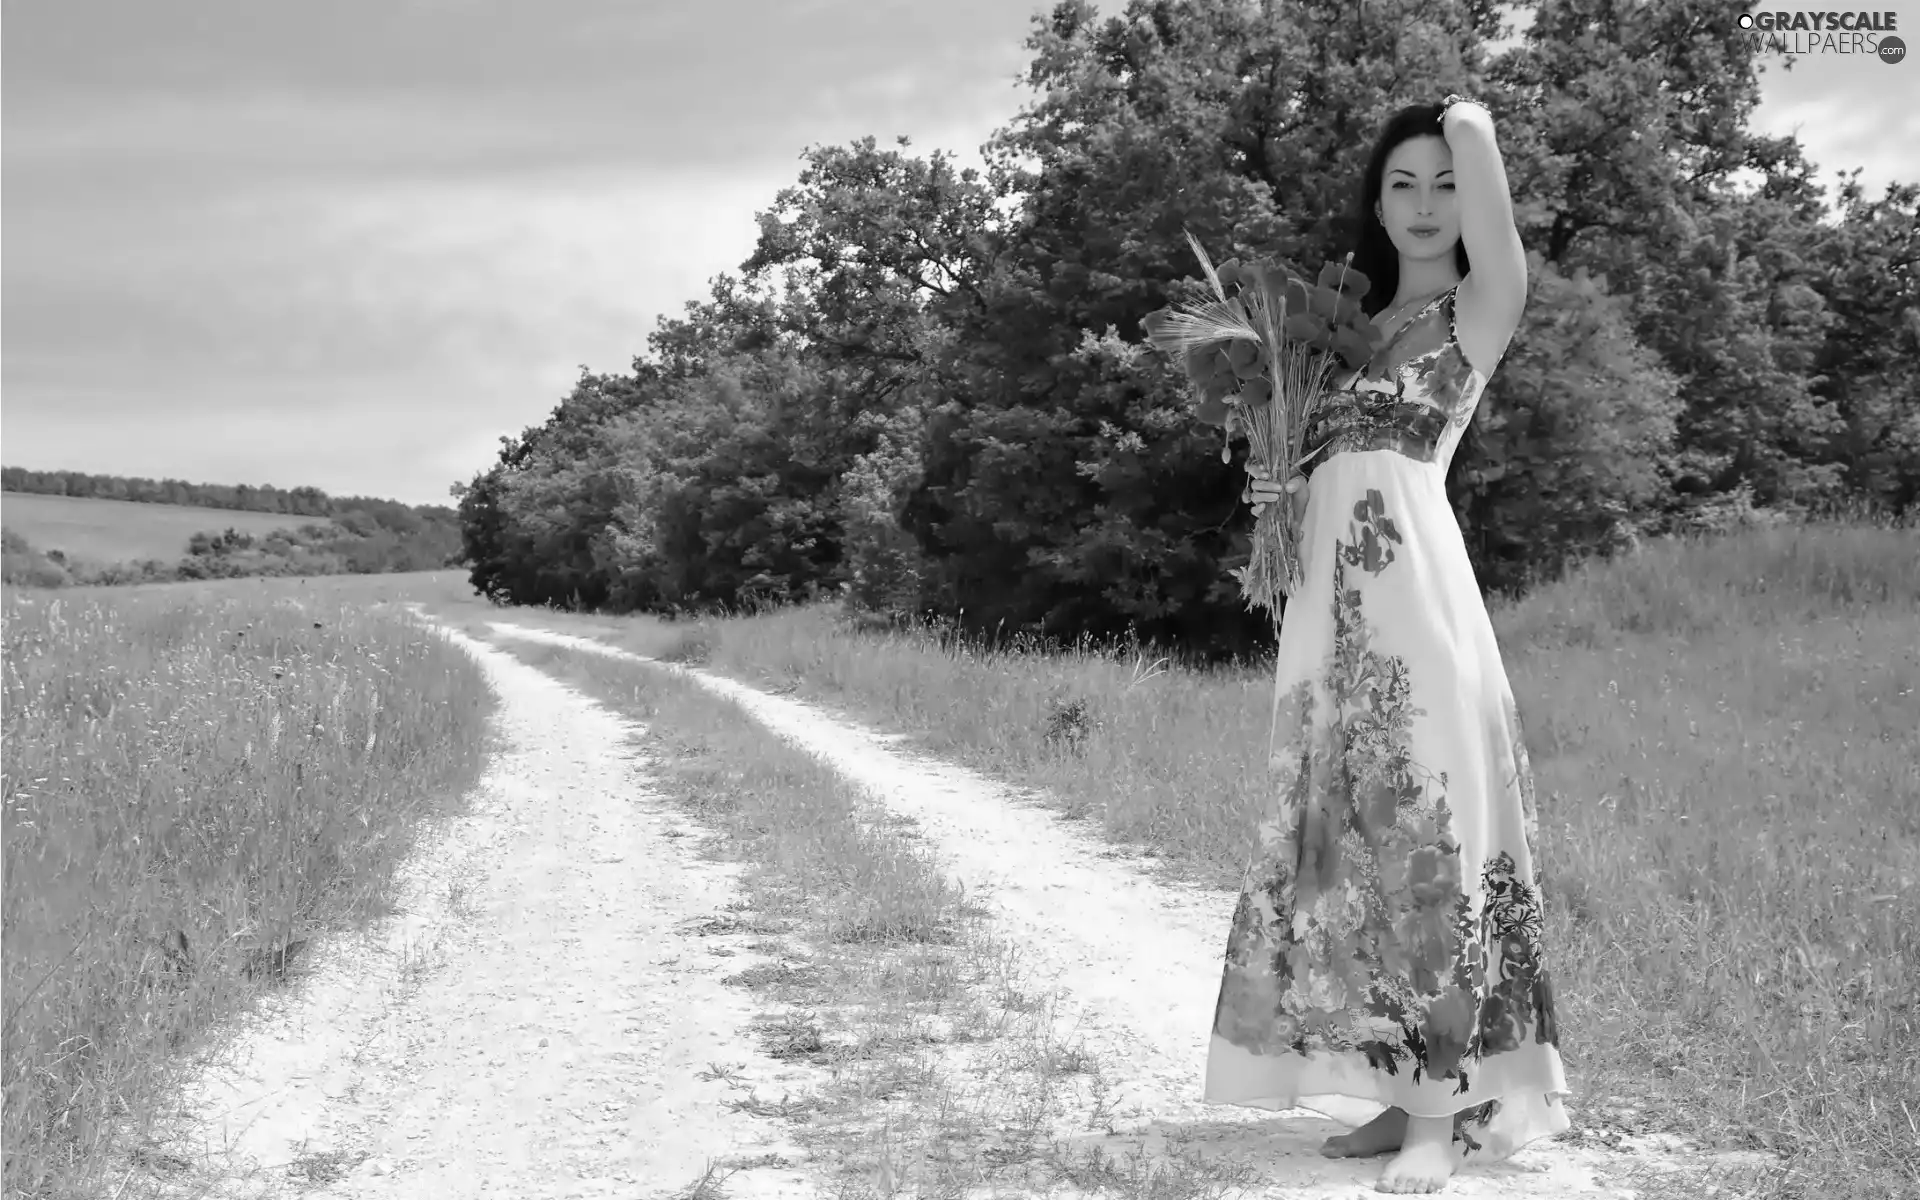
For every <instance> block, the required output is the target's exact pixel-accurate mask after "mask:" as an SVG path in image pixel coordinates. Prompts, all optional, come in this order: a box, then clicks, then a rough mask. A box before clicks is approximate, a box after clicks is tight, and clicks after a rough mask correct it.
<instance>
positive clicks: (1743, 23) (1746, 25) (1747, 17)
mask: <svg viewBox="0 0 1920 1200" xmlns="http://www.w3.org/2000/svg"><path fill="white" fill-rule="evenodd" d="M1740 28H1742V29H1752V28H1753V14H1752V13H1741V14H1740Z"/></svg>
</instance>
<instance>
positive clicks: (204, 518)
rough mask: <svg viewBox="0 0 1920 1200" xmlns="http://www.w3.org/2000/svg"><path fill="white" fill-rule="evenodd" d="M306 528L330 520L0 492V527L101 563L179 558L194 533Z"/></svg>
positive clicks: (258, 533)
mask: <svg viewBox="0 0 1920 1200" xmlns="http://www.w3.org/2000/svg"><path fill="white" fill-rule="evenodd" d="M308 524H320V525H329V526H331V525H332V524H333V521H332V520H331V518H328V517H307V516H296V515H289V514H287V513H263V512H243V511H240V510H237V509H230V508H207V507H203V506H200V505H188V504H150V503H145V502H142V501H136V500H99V499H94V498H92V497H89V496H36V495H33V494H31V493H25V492H6V493H4V494H0V525H4V526H5V527H6V528H7V530H8V531H9V532H12V533H16V534H19V535H20V536H21V537H24V538H26V539H27V541H28V542H29V543H31V544H32V545H33V547H34V548H35V549H37V550H40V551H43V552H44V551H48V550H57V551H60V552H61V553H62V554H63V555H64V556H65V557H67V558H69V559H87V560H91V561H93V562H102V563H111V562H138V561H140V560H142V559H149V558H158V559H175V558H179V557H180V556H182V555H184V554H186V553H187V552H188V551H187V546H188V542H189V541H190V540H191V539H192V537H193V535H194V534H196V533H220V532H223V531H224V530H227V529H236V530H239V531H240V532H242V533H247V534H251V535H253V536H255V537H260V538H264V537H266V536H267V535H268V534H271V533H273V532H275V531H276V530H281V529H292V528H295V527H297V526H300V525H308Z"/></svg>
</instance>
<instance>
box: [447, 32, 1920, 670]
mask: <svg viewBox="0 0 1920 1200" xmlns="http://www.w3.org/2000/svg"><path fill="white" fill-rule="evenodd" d="M1737 10H1738V6H1736V5H1729V4H1727V3H1725V2H1723V0H1671V2H1668V3H1662V4H1659V5H1646V4H1595V3H1592V2H1591V0H1548V2H1545V3H1541V4H1538V5H1535V6H1533V11H1534V20H1533V23H1532V26H1531V28H1530V29H1529V30H1528V31H1527V33H1526V35H1525V39H1524V41H1523V43H1522V44H1521V45H1519V46H1518V47H1516V48H1514V49H1511V50H1509V51H1506V52H1503V53H1501V54H1499V55H1497V56H1496V55H1491V54H1490V53H1489V52H1488V51H1487V49H1486V43H1487V42H1488V41H1490V40H1492V39H1494V38H1496V37H1498V36H1500V34H1501V32H1502V31H1501V30H1500V28H1499V17H1498V11H1497V6H1496V5H1494V4H1493V3H1491V2H1489V0H1386V2H1382V3H1375V4H1368V5H1363V6H1358V7H1356V6H1354V5H1351V4H1346V3H1335V2H1332V0H1300V2H1297V3H1290V4H1286V5H1278V4H1273V3H1268V2H1256V0H1132V2H1131V3H1130V4H1129V5H1128V7H1127V9H1126V11H1125V13H1124V14H1123V15H1120V16H1117V17H1112V18H1108V19H1101V18H1100V17H1099V16H1098V14H1097V13H1096V12H1095V10H1094V9H1093V7H1092V6H1091V5H1090V4H1087V3H1085V2H1083V0H1065V2H1063V3H1059V4H1057V5H1056V6H1055V7H1054V8H1053V9H1052V10H1051V11H1050V12H1047V13H1044V14H1039V15H1036V17H1035V19H1034V27H1033V29H1032V31H1031V34H1030V36H1029V37H1028V39H1027V41H1026V47H1027V49H1028V50H1029V51H1030V52H1031V54H1032V58H1031V63H1030V66H1029V68H1028V71H1027V74H1026V80H1027V83H1028V84H1029V85H1030V86H1031V87H1032V88H1033V90H1034V92H1035V93H1036V95H1037V97H1038V98H1037V99H1036V100H1035V101H1034V102H1033V103H1032V104H1031V105H1030V106H1029V107H1028V108H1027V109H1025V110H1024V111H1023V112H1022V113H1021V114H1020V115H1019V116H1018V117H1016V118H1015V119H1014V120H1013V122H1012V123H1011V124H1010V125H1009V126H1008V127H1007V128H1005V129H1003V130H1001V131H1000V132H998V133H997V134H996V135H995V136H994V138H993V139H992V140H991V141H990V142H989V144H988V145H987V146H986V147H984V148H983V152H984V154H985V156H986V158H987V169H986V172H985V173H984V175H982V174H981V173H979V172H975V171H972V170H965V171H962V170H957V169H956V168H955V165H954V164H953V162H952V160H951V159H950V158H949V157H948V156H946V155H943V154H941V153H939V152H935V153H934V154H932V155H930V156H928V157H925V158H920V157H914V156H912V155H911V154H909V153H908V152H907V150H908V143H907V141H906V139H904V138H903V139H899V142H898V147H897V148H882V147H880V146H879V145H878V144H877V143H876V141H875V139H873V138H871V137H869V138H866V139H864V140H861V141H859V142H856V143H853V144H851V145H849V146H844V147H814V148H811V149H810V150H808V152H807V153H806V155H805V156H804V169H803V170H802V171H801V173H800V175H799V178H798V181H797V182H796V184H795V185H794V186H792V187H789V188H786V189H785V190H783V191H781V192H780V193H779V194H778V195H777V196H775V197H774V200H773V203H772V205H771V207H770V208H769V209H768V210H767V211H765V212H763V213H761V214H760V215H759V218H758V220H759V224H760V237H759V241H758V245H757V247H756V249H755V251H754V253H753V254H752V256H751V257H750V258H748V259H747V260H746V261H745V262H744V263H742V264H741V267H740V274H739V276H737V277H735V276H729V275H722V276H720V277H718V278H716V279H715V280H714V281H713V283H712V288H711V294H710V298H709V299H708V300H706V301H704V302H697V303H689V304H688V305H687V306H686V315H685V316H684V317H683V318H680V319H666V320H662V321H661V323H660V325H659V327H658V328H657V329H656V331H655V332H654V333H653V334H652V335H651V336H650V337H649V338H648V340H647V352H646V353H644V354H642V355H640V356H639V357H636V359H635V360H634V362H633V364H632V368H633V369H632V371H631V372H629V373H623V374H619V373H617V374H606V375H596V374H591V373H588V372H585V371H584V370H583V372H582V374H581V377H580V379H579V380H578V382H577V383H576V384H575V385H574V388H573V390H572V393H571V394H570V395H569V396H567V397H566V399H564V400H563V401H562V402H561V403H560V404H559V406H558V407H557V408H555V409H554V411H553V413H552V415H551V416H550V417H549V418H548V420H547V421H545V422H544V423H543V424H541V425H539V426H536V427H532V428H529V429H527V430H525V431H524V432H523V433H522V434H520V435H519V436H518V437H510V438H502V439H501V442H502V446H501V450H500V454H499V457H498V460H497V461H496V462H495V463H493V464H492V465H490V466H489V467H488V468H487V469H485V470H483V471H481V472H479V473H478V474H476V475H475V476H474V477H473V478H472V480H471V481H470V482H468V483H465V484H461V485H457V486H456V487H455V489H454V495H455V496H456V497H457V499H458V501H459V520H460V527H461V532H462V537H463V540H464V546H465V554H466V558H467V561H468V563H469V565H470V568H471V577H472V582H473V584H474V586H475V588H476V589H477V590H478V591H480V592H482V593H484V594H486V595H488V596H490V597H493V598H495V599H497V600H500V601H503V602H509V603H519V604H555V605H561V606H581V607H595V608H606V609H609V610H614V611H631V610H645V611H652V612H663V613H664V612H677V611H684V610H687V609H698V608H705V607H709V606H716V605H724V606H735V605H749V604H753V603H756V602H765V601H772V602H787V601H795V600H805V599H809V598H817V597H821V596H841V597H845V598H846V599H847V600H849V601H850V602H851V603H853V604H855V605H857V606H859V607H862V608H866V609H871V610H876V611H881V612H889V613H895V614H909V613H916V614H927V613H932V614H935V615H937V616H939V617H942V618H945V619H947V620H950V621H954V622H957V623H958V624H959V625H960V626H961V627H963V628H965V629H968V630H970V631H974V632H984V631H992V630H995V629H996V628H1003V629H1018V630H1026V631H1030V632H1036V633H1040V634H1043V635H1054V636H1059V637H1061V638H1065V639H1072V638H1076V637H1079V636H1083V635H1087V636H1092V637H1095V638H1106V637H1112V636H1118V635H1123V634H1125V633H1126V632H1127V631H1128V630H1129V629H1131V630H1132V631H1134V632H1135V633H1137V634H1139V635H1141V636H1145V637H1148V638H1151V639H1153V640H1156V641H1159V642H1162V643H1163V644H1168V645H1177V646H1181V647H1184V648H1186V649H1188V650H1189V651H1193V652H1196V653H1198V654H1200V655H1203V656H1212V657H1224V656H1228V655H1233V654H1240V653H1246V652H1249V651H1257V650H1259V649H1263V648H1264V647H1266V646H1267V645H1270V642H1271V629H1270V627H1269V626H1268V625H1267V624H1266V622H1265V621H1264V620H1263V619H1260V618H1258V617H1255V616H1254V615H1252V614H1249V613H1247V612H1246V611H1245V609H1244V606H1243V604H1242V602H1241V600H1240V598H1239V597H1238V595H1237V592H1236V585H1235V584H1234V583H1233V581H1232V580H1231V579H1230V578H1229V576H1228V571H1229V569H1230V568H1231V567H1233V566H1236V565H1238V564H1239V563H1240V562H1242V561H1244V559H1245V556H1246V553H1247V548H1248V541H1247V535H1248V532H1249V529H1250V521H1249V519H1248V518H1247V516H1246V515H1245V510H1244V508H1243V507H1242V506H1241V505H1239V503H1238V500H1237V497H1238V495H1239V491H1240V486H1241V482H1242V480H1241V478H1240V475H1239V472H1240V470H1241V468H1240V467H1239V466H1238V465H1237V464H1236V465H1232V466H1228V465H1223V464H1222V462H1221V458H1220V451H1221V442H1220V440H1219V438H1218V436H1217V434H1215V432H1214V431H1211V430H1204V431H1203V430H1202V429H1200V428H1199V427H1197V426H1196V424H1195V422H1194V421H1193V420H1192V419H1191V417H1190V416H1189V415H1188V412H1187V409H1186V401H1185V394H1184V390H1183V386H1184V385H1183V381H1182V380H1181V379H1180V378H1179V377H1178V375H1177V374H1176V373H1175V372H1174V371H1172V370H1171V369H1168V368H1167V367H1166V366H1165V365H1164V364H1160V363H1156V362H1154V361H1152V360H1151V359H1150V358H1148V357H1146V356H1145V354H1144V351H1143V345H1142V342H1143V334H1142V331H1141V329H1140V326H1139V320H1140V318H1141V317H1142V316H1144V315H1145V314H1146V313H1148V312H1150V311H1152V310H1153V309H1155V308H1158V307H1160V306H1162V305H1163V304H1165V303H1166V302H1167V301H1168V299H1169V298H1170V297H1172V296H1174V295H1175V294H1176V293H1177V291H1178V289H1180V288H1181V287H1182V286H1184V285H1183V284H1181V283H1180V281H1181V280H1182V279H1183V278H1184V277H1187V276H1190V275H1191V274H1192V273H1193V270H1194V264H1193V263H1192V261H1191V252H1190V250H1189V249H1188V247H1187V245H1186V243H1185V238H1184V234H1183V230H1184V229H1186V228H1191V229H1192V230H1193V231H1194V232H1195V233H1196V234H1197V235H1198V236H1199V237H1200V239H1201V241H1202V243H1203V244H1205V245H1207V246H1208V247H1209V248H1210V249H1214V250H1216V257H1218V258H1224V257H1228V256H1230V255H1233V254H1240V255H1246V254H1265V253H1279V254H1283V255H1286V256H1287V257H1289V258H1292V259H1294V260H1295V261H1297V262H1300V263H1302V264H1304V265H1307V266H1309V267H1311V266H1313V265H1314V264H1316V263H1318V262H1320V261H1324V260H1325V259H1328V258H1332V257H1336V256H1337V255H1338V254H1340V253H1342V252H1344V250H1345V249H1346V248H1347V246H1348V245H1349V241H1350V237H1351V234H1352V230H1351V229H1350V228H1349V227H1348V224H1347V220H1348V219H1347V216H1346V214H1348V213H1350V212H1351V211H1352V210H1353V207H1354V204H1353V201H1354V196H1353V189H1354V188H1355V187H1356V186H1357V184H1358V180H1359V177H1360V174H1361V169H1362V167H1363V165H1364V161H1365V156H1366V154H1367V152H1368V150H1369V149H1370V141H1371V138H1372V137H1373V135H1374V133H1375V131H1376V130H1377V129H1378V128H1379V126H1380V124H1381V123H1382V121H1383V120H1384V118H1385V117H1386V116H1387V115H1389V114H1390V113H1391V112H1392V111H1394V110H1395V109H1397V108H1398V107H1400V106H1401V105H1403V104H1406V103H1410V102H1414V101H1421V100H1434V99H1437V98H1438V97H1440V96H1442V95H1444V94H1446V93H1447V92H1449V91H1462V92H1466V93H1469V94H1473V95H1476V96H1478V97H1481V98H1483V99H1484V100H1485V102H1486V103H1487V104H1488V106H1489V107H1490V108H1491V109H1492V110H1493V112H1494V114H1495V118H1496V123H1497V125H1498V128H1499V131H1500V139H1501V146H1502V150H1503V153H1504V155H1505V158H1506V163H1507V169H1508V174H1509V179H1510V181H1511V184H1512V186H1513V190H1514V196H1515V203H1516V209H1517V213H1518V219H1519V222H1520V225H1521V234H1522V237H1523V239H1524V241H1525V243H1526V244H1527V246H1528V247H1529V252H1530V260H1531V276H1532V284H1533V291H1532V296H1531V298H1530V301H1529V305H1528V309H1527V313H1526V317H1525V321H1524V324H1523V326H1522V328H1521V330H1520V332H1519V333H1518V334H1517V335H1516V337H1515V339H1514V341H1513V343H1512V346H1511V348H1510V349H1509V351H1508V354H1507V357H1506V359H1505V361H1504V362H1503V363H1502V365H1501V367H1500V369H1499V370H1498V371H1497V372H1496V374H1495V376H1494V378H1493V380H1492V382H1491V384H1490V386H1489V388H1488V391H1487V394H1486V397H1485V399H1484V400H1483V401H1482V404H1481V410H1480V413H1479V416H1478V418H1477V419H1476V421H1475V424H1474V426H1473V428H1472V429H1471V430H1470V432H1469V434H1468V436H1467V439H1466V441H1465V443H1464V444H1463V445H1462V447H1461V449H1460V451H1459V453H1458V454H1457V455H1456V459H1455V464H1456V465H1455V467H1454V470H1453V474H1452V477H1451V480H1450V487H1449V490H1450V497H1451V499H1452V502H1453V504H1454V506H1455V509H1456V512H1457V515H1458V517H1459V519H1460V521H1461V525H1462V528H1463V530H1464V531H1465V532H1466V535H1467V542H1468V545H1469V548H1470V552H1471V554H1472V556H1473V560H1474V566H1475V569H1476V571H1477V572H1478V574H1479V577H1480V579H1481V581H1482V584H1483V585H1484V586H1486V587H1487V588H1489V589H1490V590H1498V591H1508V592H1511V591H1517V590H1520V589H1523V588H1525V587H1527V586H1529V585H1531V584H1533V583H1536V582H1538V581H1541V580H1543V579H1550V578H1552V577H1553V576H1555V575H1556V574H1557V573H1558V572H1560V571H1561V570H1563V569H1564V567H1565V566H1566V565H1567V564H1568V563H1569V562H1571V561H1573V560H1575V559H1577V558H1580V557H1583V556H1588V555H1592V554H1604V553H1609V552H1612V551H1614V550H1616V549H1618V548H1620V547H1622V546H1625V545H1630V544H1632V542H1634V541H1635V540H1636V539H1638V538H1640V537H1644V536H1650V535H1660V534H1666V533H1672V532H1674V531H1676V530H1680V529H1684V528H1698V527H1703V526H1706V527H1712V526H1720V525H1725V524H1726V523H1728V522H1731V521H1737V520H1759V519H1767V518H1768V517H1770V516H1771V517H1774V518H1795V517H1805V516H1810V515H1820V514H1827V513H1832V512H1835V511H1840V510H1849V511H1855V512H1858V511H1861V510H1866V511H1871V512H1877V513H1886V514H1896V515H1898V514H1907V513H1910V512H1911V511H1912V510H1914V509H1915V507H1916V501H1920V286H1917V285H1916V269H1915V265H1916V262H1917V261H1920V187H1916V186H1915V185H1912V184H1900V185H1897V186H1892V187H1889V188H1888V189H1887V191H1886V193H1885V194H1884V195H1882V196H1880V197H1878V198H1871V199H1870V198H1869V197H1868V196H1867V195H1866V194H1865V193H1864V191H1863V190H1862V189H1861V188H1860V186H1859V185H1858V181H1857V180H1858V172H1857V171H1855V172H1854V173H1853V174H1852V175H1851V176H1848V177H1845V178H1844V180H1843V186H1842V187H1841V189H1840V192H1839V196H1838V206H1837V208H1836V209H1833V210H1830V209H1829V208H1828V206H1827V204H1826V202H1825V201H1824V199H1823V197H1822V195H1821V191H1820V188H1819V186H1818V183H1817V181H1816V179H1815V174H1814V167H1813V165H1812V164H1809V163H1808V162H1807V161H1806V160H1805V159H1804V157H1803V156H1802V153H1801V150H1800V147H1799V146H1798V144H1797V142H1795V141H1794V140H1793V139H1792V138H1773V137H1767V136H1762V135H1759V134H1757V133H1754V132H1752V131H1750V130H1749V129H1748V128H1747V124H1748V119H1749V117H1750V114H1751V112H1752V110H1753V108H1754V106H1755V104H1756V103H1757V100H1758V88H1757V74H1756V72H1757V63H1756V48H1755V45H1754V43H1753V42H1752V40H1751V39H1750V38H1749V37H1748V36H1747V35H1745V34H1743V33H1741V32H1740V31H1739V30H1738V29H1737V27H1736V26H1735V23H1734V17H1735V16H1737ZM1743 172H1745V173H1750V175H1751V176H1752V177H1757V178H1758V179H1759V181H1760V182H1759V183H1758V185H1757V186H1753V187H1739V186H1736V179H1735V177H1736V175H1737V174H1739V173H1743Z"/></svg>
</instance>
